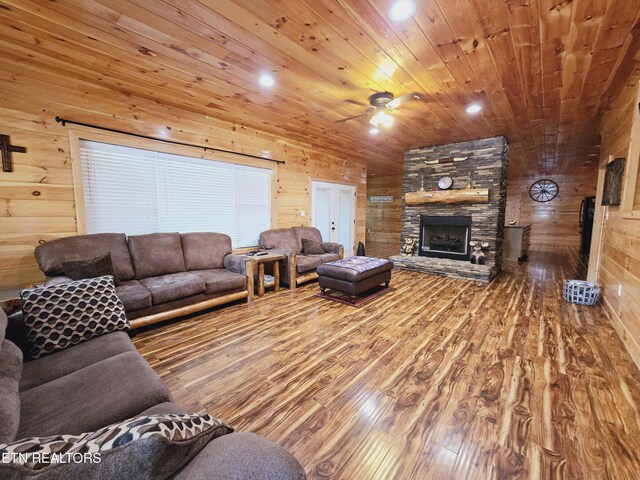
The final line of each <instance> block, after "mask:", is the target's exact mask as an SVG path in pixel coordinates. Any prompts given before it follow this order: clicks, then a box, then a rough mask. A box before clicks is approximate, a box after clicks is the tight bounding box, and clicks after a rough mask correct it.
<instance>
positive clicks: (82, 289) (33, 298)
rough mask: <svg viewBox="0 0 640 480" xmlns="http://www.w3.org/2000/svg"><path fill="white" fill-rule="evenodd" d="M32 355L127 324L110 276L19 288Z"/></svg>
mask: <svg viewBox="0 0 640 480" xmlns="http://www.w3.org/2000/svg"><path fill="white" fill-rule="evenodd" d="M20 296H21V298H22V311H23V316H24V324H25V326H26V328H27V338H28V340H29V345H30V353H31V357H32V358H39V357H42V356H43V355H47V354H49V353H52V352H55V351H57V350H64V349H65V348H68V347H70V346H72V345H77V344H78V343H80V342H84V341H85V340H89V339H91V338H94V337H98V336H100V335H103V334H105V333H109V332H114V331H116V330H126V329H128V328H129V321H128V320H127V317H126V316H125V313H124V306H123V305H122V302H121V301H120V299H119V298H118V296H117V295H116V287H115V285H114V283H113V277H110V276H104V277H97V278H91V279H87V280H78V281H75V282H69V283H64V284H60V285H53V286H50V287H39V288H34V289H31V290H23V291H22V292H20Z"/></svg>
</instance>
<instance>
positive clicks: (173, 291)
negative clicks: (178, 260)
mask: <svg viewBox="0 0 640 480" xmlns="http://www.w3.org/2000/svg"><path fill="white" fill-rule="evenodd" d="M140 283H142V285H144V286H145V287H146V288H147V289H148V290H149V291H150V292H151V297H152V298H153V304H154V305H159V304H161V303H166V302H170V301H171V300H176V299H179V298H184V297H189V296H191V295H195V294H197V293H202V292H204V282H203V281H202V279H201V278H200V277H198V276H197V275H194V274H193V273H191V272H181V273H172V274H171V275H162V276H159V277H151V278H143V279H142V280H140Z"/></svg>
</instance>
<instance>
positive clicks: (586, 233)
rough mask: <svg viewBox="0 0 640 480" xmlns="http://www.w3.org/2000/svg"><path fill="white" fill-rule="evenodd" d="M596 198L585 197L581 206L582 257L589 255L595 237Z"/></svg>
mask: <svg viewBox="0 0 640 480" xmlns="http://www.w3.org/2000/svg"><path fill="white" fill-rule="evenodd" d="M595 211H596V197H585V198H583V199H582V203H581V204H580V255H589V251H590V250H591V237H592V235H593V219H594V215H595Z"/></svg>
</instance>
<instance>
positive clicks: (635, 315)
mask: <svg viewBox="0 0 640 480" xmlns="http://www.w3.org/2000/svg"><path fill="white" fill-rule="evenodd" d="M637 93H638V84H637V83H635V84H629V85H628V86H627V87H626V88H625V89H624V90H623V92H622V94H621V95H620V96H619V97H618V99H617V100H616V101H615V103H614V104H613V106H612V108H611V110H610V111H609V112H607V114H606V115H605V117H604V119H603V122H602V128H601V134H602V143H601V145H602V146H601V155H600V165H601V166H605V165H606V164H607V163H608V161H609V157H610V156H613V158H618V157H625V158H627V161H628V158H629V157H628V154H629V146H630V144H631V131H632V130H631V128H632V122H633V116H634V110H635V109H636V108H638V106H637V105H636V95H637ZM634 141H636V142H637V141H640V139H637V138H636V139H634ZM625 175H634V176H636V177H637V176H638V172H630V171H628V169H627V172H626V173H625ZM639 181H640V180H639ZM639 185H640V184H639ZM637 198H638V196H636V199H637ZM639 207H640V206H636V208H639ZM603 208H604V212H603V214H604V215H605V216H604V218H605V220H604V223H603V230H602V235H603V236H602V242H601V247H600V256H599V257H600V265H599V268H598V275H597V281H598V283H600V284H601V285H602V303H603V305H604V306H605V311H606V312H607V314H608V315H609V318H610V319H611V322H612V324H613V326H614V327H615V329H616V331H617V332H618V334H619V335H620V337H621V338H622V341H623V342H624V344H625V346H626V347H627V350H628V351H629V353H630V354H631V356H632V357H633V359H634V361H635V362H636V364H637V365H638V366H639V367H640V248H638V247H639V246H640V219H639V218H636V219H632V218H625V217H624V216H623V215H622V213H621V211H620V207H617V206H610V207H603ZM607 211H608V218H606V213H607ZM619 285H621V286H622V292H621V295H620V296H618V286H619Z"/></svg>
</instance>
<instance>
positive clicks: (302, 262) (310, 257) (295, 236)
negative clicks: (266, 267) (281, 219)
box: [260, 227, 344, 290]
mask: <svg viewBox="0 0 640 480" xmlns="http://www.w3.org/2000/svg"><path fill="white" fill-rule="evenodd" d="M303 238H304V239H308V240H314V241H316V242H320V243H321V244H322V248H323V250H324V252H325V253H323V254H309V253H304V252H303V249H302V239H303ZM260 248H262V249H264V250H268V251H271V252H273V253H282V254H284V255H285V256H286V259H285V260H283V261H281V266H280V271H281V272H283V274H282V275H281V277H280V280H281V282H282V283H284V284H286V285H287V286H288V287H289V288H290V289H292V290H293V289H295V288H296V286H297V285H300V284H302V283H304V282H308V281H309V280H314V279H316V278H318V274H317V273H316V268H318V266H319V265H321V264H323V263H327V262H334V261H336V260H340V259H341V258H342V257H344V247H343V246H342V245H340V244H338V243H333V242H323V241H322V234H321V233H320V230H318V229H317V228H314V227H293V228H274V229H271V230H266V231H264V232H262V233H261V234H260Z"/></svg>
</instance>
